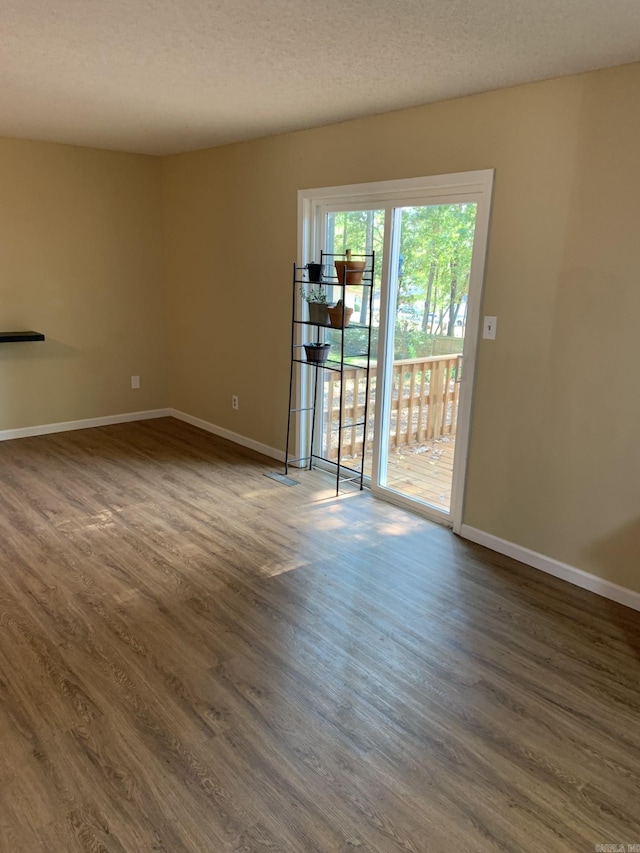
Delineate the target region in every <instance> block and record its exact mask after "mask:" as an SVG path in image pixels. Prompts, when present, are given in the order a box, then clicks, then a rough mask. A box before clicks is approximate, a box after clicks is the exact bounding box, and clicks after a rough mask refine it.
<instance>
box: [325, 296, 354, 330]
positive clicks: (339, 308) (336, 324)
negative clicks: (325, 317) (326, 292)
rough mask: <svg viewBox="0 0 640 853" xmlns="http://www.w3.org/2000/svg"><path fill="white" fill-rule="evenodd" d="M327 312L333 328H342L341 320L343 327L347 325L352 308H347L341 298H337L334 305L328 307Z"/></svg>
mask: <svg viewBox="0 0 640 853" xmlns="http://www.w3.org/2000/svg"><path fill="white" fill-rule="evenodd" d="M327 312H328V314H329V322H330V323H331V325H332V326H333V328H334V329H342V327H343V320H344V327H345V328H346V327H347V326H348V325H349V320H351V315H352V314H353V308H348V307H347V306H346V305H344V304H343V302H342V299H338V301H337V302H336V304H335V307H334V308H328V309H327Z"/></svg>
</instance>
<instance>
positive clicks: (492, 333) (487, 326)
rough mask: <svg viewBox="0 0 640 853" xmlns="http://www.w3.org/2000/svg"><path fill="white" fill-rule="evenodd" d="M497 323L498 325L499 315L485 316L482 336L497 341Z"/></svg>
mask: <svg viewBox="0 0 640 853" xmlns="http://www.w3.org/2000/svg"><path fill="white" fill-rule="evenodd" d="M497 325H498V318H497V317H488V316H485V318H484V325H483V327H482V337H483V338H485V339H486V340H488V341H495V339H496V327H497Z"/></svg>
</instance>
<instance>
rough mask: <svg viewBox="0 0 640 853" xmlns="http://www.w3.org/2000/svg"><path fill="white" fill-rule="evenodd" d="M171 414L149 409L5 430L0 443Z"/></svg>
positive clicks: (164, 410) (0, 434)
mask: <svg viewBox="0 0 640 853" xmlns="http://www.w3.org/2000/svg"><path fill="white" fill-rule="evenodd" d="M171 413H172V410H171V409H148V410H147V411H146V412H125V413H124V414H121V415H105V417H102V418H85V419H84V420H81V421H63V422H62V423H57V424H40V425H38V426H31V427H20V428H19V429H4V430H0V441H10V440H11V439H13V438H28V437H29V436H32V435H49V434H50V433H54V432H71V431H72V430H75V429H91V428H92V427H100V426H110V425H111V424H125V423H130V422H131V421H148V420H151V419H152V418H168V417H170V416H171Z"/></svg>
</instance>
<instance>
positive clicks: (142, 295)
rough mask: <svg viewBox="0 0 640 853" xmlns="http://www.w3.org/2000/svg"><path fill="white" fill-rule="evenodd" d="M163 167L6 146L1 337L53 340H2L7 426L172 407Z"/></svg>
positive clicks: (1, 177)
mask: <svg viewBox="0 0 640 853" xmlns="http://www.w3.org/2000/svg"><path fill="white" fill-rule="evenodd" d="M159 171H160V162H159V161H158V160H157V159H154V158H152V157H140V156H136V155H129V154H116V153H111V152H107V151H96V150H92V149H86V148H75V147H72V146H64V145H52V144H47V143H39V142H27V141H23V140H14V139H0V318H1V319H0V330H13V329H36V330H38V331H41V332H44V334H45V335H46V341H45V342H44V343H28V344H22V343H21V344H0V429H12V428H16V427H26V426H33V425H39V424H47V423H55V422H59V421H68V420H77V419H82V418H92V417H99V416H103V415H114V414H119V413H122V412H131V411H140V410H143V409H152V408H156V407H162V406H166V405H168V392H167V331H166V287H165V282H164V269H163V258H162V222H161V215H162V213H161V206H160V177H159ZM132 374H138V375H140V376H141V382H142V387H141V388H140V390H139V391H132V390H131V387H130V385H131V382H130V378H131V375H132Z"/></svg>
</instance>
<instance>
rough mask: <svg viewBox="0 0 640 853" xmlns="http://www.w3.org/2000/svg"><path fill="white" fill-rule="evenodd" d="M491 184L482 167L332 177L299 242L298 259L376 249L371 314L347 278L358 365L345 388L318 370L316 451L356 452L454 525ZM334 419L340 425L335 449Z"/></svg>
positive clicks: (371, 478)
mask: <svg viewBox="0 0 640 853" xmlns="http://www.w3.org/2000/svg"><path fill="white" fill-rule="evenodd" d="M431 184H433V185H431ZM491 184H492V173H491V172H480V173H468V174H463V175H452V176H440V177H439V178H436V179H420V180H418V181H417V182H416V183H415V184H412V182H411V181H398V182H389V183H388V184H387V183H383V184H374V185H365V186H364V187H353V188H342V187H335V188H331V190H328V191H327V192H328V193H329V198H324V199H323V198H322V196H320V197H319V198H316V199H310V201H309V203H308V204H307V207H306V212H305V208H304V206H303V208H302V211H303V215H306V217H307V219H306V222H307V225H308V226H309V227H308V234H309V235H310V239H309V240H308V241H307V245H308V246H309V247H311V246H313V247H314V248H313V250H311V249H308V250H307V251H308V254H307V255H306V257H305V260H311V259H313V257H318V256H319V253H320V250H323V251H324V252H326V253H329V254H340V253H343V252H346V250H347V249H350V250H351V252H352V253H354V254H368V253H370V252H372V251H374V252H375V253H376V275H375V288H374V295H373V308H372V313H371V316H370V317H369V316H367V307H366V305H363V304H362V300H361V294H360V292H359V291H358V289H357V288H353V289H352V290H350V289H349V288H347V295H346V299H347V305H348V306H349V307H351V308H353V312H354V313H353V317H352V325H354V326H355V328H353V329H351V331H350V332H349V336H348V342H349V346H350V347H352V348H353V358H354V370H353V371H350V370H349V369H348V368H347V370H346V371H345V373H344V375H343V380H342V381H344V382H345V389H344V391H345V393H344V394H342V395H340V393H339V392H340V388H339V386H338V385H337V384H336V383H339V382H340V381H341V380H340V376H339V374H334V375H329V376H328V377H327V378H326V379H325V380H324V386H323V388H322V397H323V406H322V412H321V416H320V422H319V423H317V424H316V436H317V437H318V442H320V443H321V447H319V450H320V451H321V455H322V456H324V457H325V458H327V459H330V460H331V461H332V462H334V463H337V464H339V465H340V466H342V467H344V468H351V467H354V468H358V469H359V466H360V464H361V461H363V462H364V471H365V476H366V478H367V480H368V482H369V483H370V485H371V488H372V490H373V491H374V492H375V493H376V494H377V495H379V496H380V497H384V498H385V499H387V500H390V501H392V502H394V503H399V504H400V505H403V506H408V507H410V508H414V509H418V510H419V511H421V512H424V514H426V515H430V516H431V517H433V518H436V519H438V520H440V521H444V522H445V523H453V525H454V527H456V526H457V525H459V523H460V521H461V515H462V498H463V492H464V477H465V468H466V455H467V444H468V433H469V420H470V410H471V394H472V381H473V369H474V362H475V349H476V341H477V333H478V327H479V314H480V301H481V289H482V281H483V272H484V258H485V251H486V241H487V234H488V221H489V203H490V194H491ZM349 190H352V191H353V192H352V193H350V192H349ZM358 190H360V192H358ZM317 192H318V193H319V194H320V193H322V191H317ZM333 193H335V196H336V198H332V197H331V195H332V194H333ZM312 256H313V257H312ZM328 272H330V273H331V272H332V271H328ZM369 322H370V323H371V325H372V327H373V329H372V370H371V383H370V397H369V413H370V418H369V423H368V425H367V426H365V425H364V424H363V413H364V407H365V399H364V382H363V381H359V379H358V374H359V372H358V371H357V370H356V369H355V365H356V363H357V361H356V359H357V353H358V352H359V351H360V349H361V347H359V346H358V344H359V343H361V342H360V341H359V339H358V334H360V333H361V334H362V335H364V334H366V327H367V326H368V324H369ZM346 355H347V363H348V360H349V358H350V357H351V356H350V353H349V351H347V354H346ZM327 373H329V372H328V371H327ZM341 396H342V400H343V403H342V405H343V411H342V412H340V410H339V405H340V403H339V401H340V399H341ZM340 421H341V422H342V423H343V424H346V425H347V429H346V430H345V431H344V432H343V442H342V453H341V458H340V459H338V458H337V456H338V441H337V426H338V423H339V422H340ZM363 455H364V460H363V459H362V457H363Z"/></svg>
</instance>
